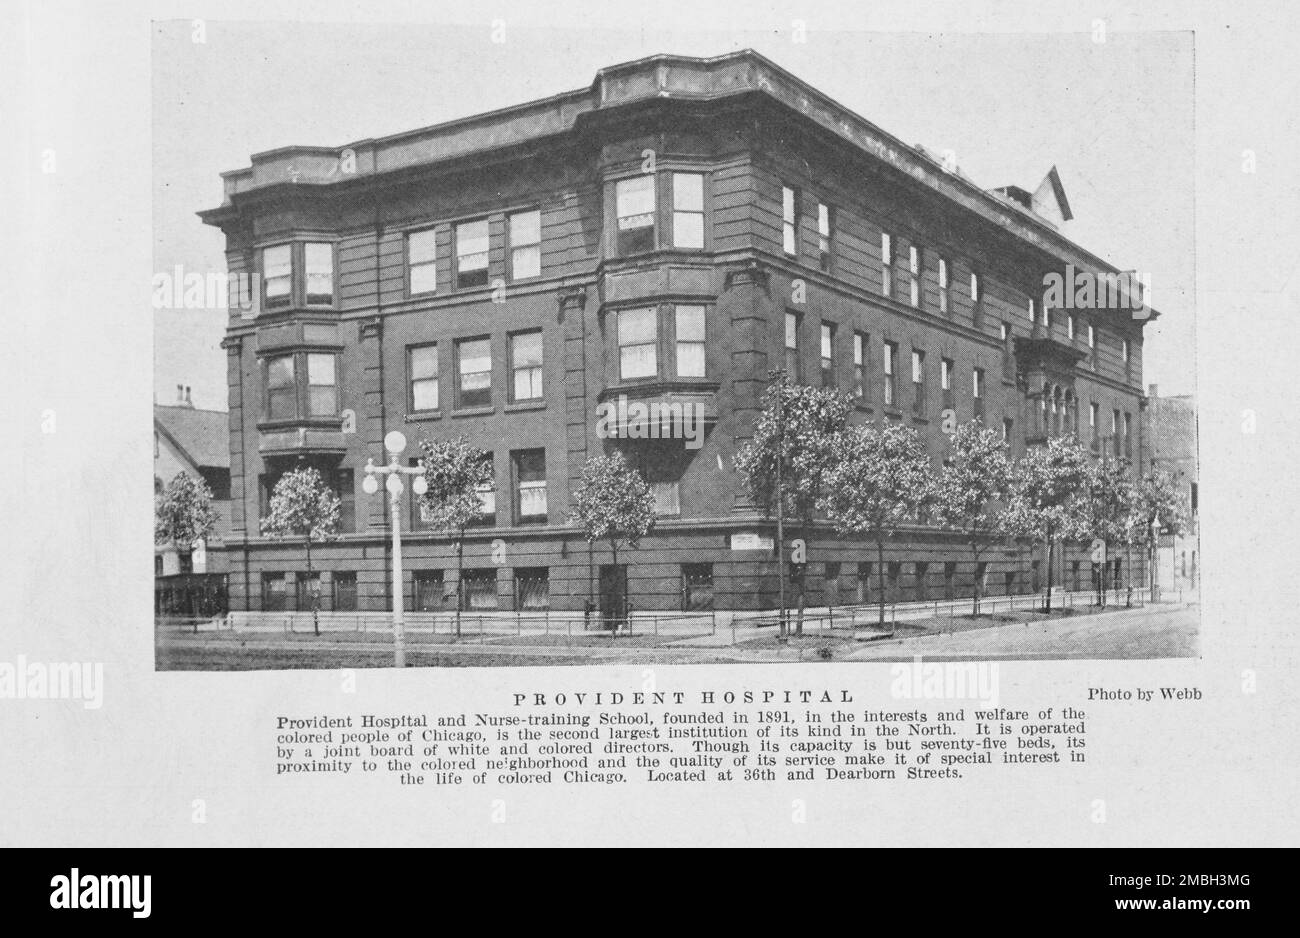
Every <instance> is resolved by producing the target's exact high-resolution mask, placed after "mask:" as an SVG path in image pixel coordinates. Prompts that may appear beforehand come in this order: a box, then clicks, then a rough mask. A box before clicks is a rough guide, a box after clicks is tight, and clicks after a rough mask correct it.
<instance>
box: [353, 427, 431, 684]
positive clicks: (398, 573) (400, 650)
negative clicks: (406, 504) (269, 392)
mask: <svg viewBox="0 0 1300 938" xmlns="http://www.w3.org/2000/svg"><path fill="white" fill-rule="evenodd" d="M384 449H386V450H388V465H386V466H376V465H375V461H374V459H367V460H366V479H365V481H364V482H362V483H361V488H362V489H363V490H364V491H365V492H366V494H367V495H374V494H375V493H376V492H378V491H379V479H378V478H377V477H378V476H381V475H386V476H388V478H387V479H386V480H384V488H386V489H387V490H388V504H389V508H390V510H391V511H392V519H393V659H394V664H395V665H396V666H397V667H399V668H404V667H406V623H405V618H404V617H405V610H404V609H403V607H404V606H405V605H406V598H405V596H404V595H403V593H404V590H403V589H402V491H403V486H402V476H404V475H410V476H415V479H414V481H412V482H411V491H412V492H414V493H415V494H416V495H423V494H424V493H425V492H426V491H428V489H429V484H428V483H427V482H425V481H424V460H420V464H419V465H418V466H403V465H401V464H400V463H399V462H398V461H397V457H398V456H400V455H401V454H402V451H403V450H405V449H406V435H405V434H404V433H402V432H401V431H400V430H393V431H392V432H391V433H389V434H388V435H387V436H385V437H384Z"/></svg>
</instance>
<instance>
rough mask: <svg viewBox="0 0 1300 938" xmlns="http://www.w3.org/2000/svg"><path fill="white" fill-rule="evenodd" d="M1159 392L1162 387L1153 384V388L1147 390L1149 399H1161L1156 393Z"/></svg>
mask: <svg viewBox="0 0 1300 938" xmlns="http://www.w3.org/2000/svg"><path fill="white" fill-rule="evenodd" d="M1159 390H1160V386H1159V385H1157V384H1153V385H1151V386H1150V387H1149V388H1148V389H1147V397H1159V396H1160V395H1159V394H1158V393H1156V392H1157V391H1159Z"/></svg>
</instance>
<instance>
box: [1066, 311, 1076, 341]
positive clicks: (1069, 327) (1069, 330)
mask: <svg viewBox="0 0 1300 938" xmlns="http://www.w3.org/2000/svg"><path fill="white" fill-rule="evenodd" d="M1065 334H1066V335H1067V336H1068V337H1069V338H1070V339H1073V338H1074V314H1073V313H1070V314H1069V315H1067V316H1066V317H1065Z"/></svg>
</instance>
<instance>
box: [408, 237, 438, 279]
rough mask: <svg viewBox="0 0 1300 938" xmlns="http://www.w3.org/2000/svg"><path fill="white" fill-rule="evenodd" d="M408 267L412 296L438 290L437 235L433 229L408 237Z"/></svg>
mask: <svg viewBox="0 0 1300 938" xmlns="http://www.w3.org/2000/svg"><path fill="white" fill-rule="evenodd" d="M406 267H407V274H408V277H409V279H410V292H411V294H412V295H414V294H416V293H433V292H434V291H436V290H437V289H438V245H437V233H436V232H435V231H434V230H433V229H432V228H429V229H427V230H425V231H413V232H411V233H410V234H408V235H407V236H406Z"/></svg>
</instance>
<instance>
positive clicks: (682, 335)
mask: <svg viewBox="0 0 1300 938" xmlns="http://www.w3.org/2000/svg"><path fill="white" fill-rule="evenodd" d="M675 318H676V327H677V376H678V377H679V378H703V377H704V374H705V368H704V348H705V331H704V307H703V306H678V307H677V308H676V317H675Z"/></svg>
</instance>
